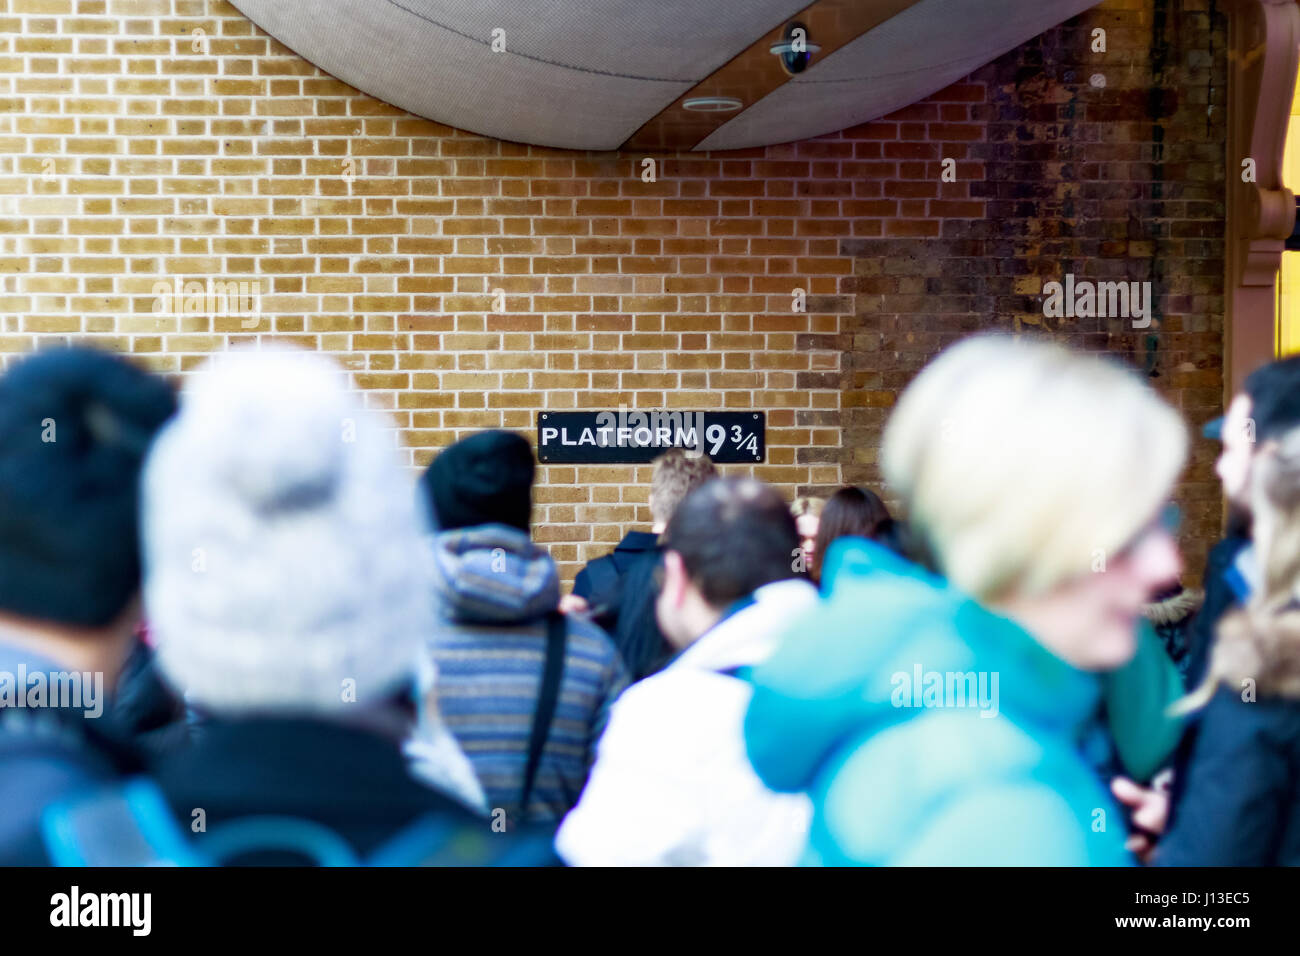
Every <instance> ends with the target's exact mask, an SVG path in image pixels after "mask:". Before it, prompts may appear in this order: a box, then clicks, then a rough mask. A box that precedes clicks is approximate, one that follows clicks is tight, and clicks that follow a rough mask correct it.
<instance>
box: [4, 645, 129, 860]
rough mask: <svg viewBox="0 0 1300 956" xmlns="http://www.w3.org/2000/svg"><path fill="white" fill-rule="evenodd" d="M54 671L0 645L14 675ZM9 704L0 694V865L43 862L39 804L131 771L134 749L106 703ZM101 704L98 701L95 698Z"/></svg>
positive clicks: (46, 663)
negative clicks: (91, 711) (95, 707)
mask: <svg viewBox="0 0 1300 956" xmlns="http://www.w3.org/2000/svg"><path fill="white" fill-rule="evenodd" d="M19 665H21V666H22V667H23V668H24V669H25V671H26V673H27V674H33V673H36V672H37V671H44V672H46V673H49V672H50V671H61V670H63V669H64V668H62V667H61V666H60V665H58V664H54V663H52V662H50V661H46V660H42V659H41V658H38V657H36V656H35V655H32V654H29V653H27V652H20V651H17V650H15V649H12V648H0V671H3V672H5V675H6V676H5V677H3V678H0V680H14V683H15V684H16V680H15V678H16V677H17V675H18V673H19ZM14 690H15V689H14V687H11V688H10V689H9V693H10V694H13V695H14V696H13V697H12V703H11V705H10V706H5V703H4V702H3V701H0V866H48V865H49V858H48V857H47V855H46V853H45V850H44V846H43V844H42V842H41V836H40V818H41V813H42V811H44V810H45V808H46V807H47V806H49V805H50V804H51V803H53V802H55V801H56V800H59V799H62V798H66V797H69V796H71V795H73V794H76V793H78V792H82V791H85V790H87V789H90V788H92V787H95V786H98V785H101V784H104V783H108V782H110V781H113V780H115V779H117V778H119V777H121V776H124V775H128V774H132V773H138V772H139V771H140V770H141V768H142V767H143V762H142V761H141V759H140V755H139V753H138V752H137V751H136V750H135V748H134V747H133V746H131V744H130V743H129V742H128V741H127V740H126V737H125V735H123V734H121V733H119V732H118V731H117V729H116V728H115V726H114V725H113V721H112V717H111V715H110V713H109V712H108V710H107V709H105V710H104V712H103V713H101V714H100V715H99V716H89V715H88V713H87V711H86V709H85V708H81V709H78V708H74V707H44V706H43V707H31V706H18V705H17V697H16V694H14ZM101 703H102V702H101Z"/></svg>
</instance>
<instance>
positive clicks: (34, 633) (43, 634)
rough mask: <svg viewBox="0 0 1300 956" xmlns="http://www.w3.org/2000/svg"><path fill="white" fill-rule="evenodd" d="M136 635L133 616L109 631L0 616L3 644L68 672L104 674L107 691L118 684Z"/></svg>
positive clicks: (1, 640)
mask: <svg viewBox="0 0 1300 956" xmlns="http://www.w3.org/2000/svg"><path fill="white" fill-rule="evenodd" d="M134 633H135V622H134V618H133V617H132V616H129V615H126V616H124V619H123V620H120V621H119V622H117V623H115V624H111V625H109V626H108V627H104V628H79V627H69V626H67V625H63V624H57V623H54V622H50V621H35V620H31V619H29V618H19V617H12V616H10V615H5V614H0V644H7V645H9V646H10V647H16V648H19V649H20V650H26V651H31V652H32V653H33V654H37V655H40V656H41V657H46V658H49V659H50V660H51V661H53V662H54V663H56V664H59V665H60V666H61V667H64V668H66V669H67V670H71V671H81V672H84V673H92V674H103V675H104V685H105V686H106V687H112V686H114V685H115V684H116V683H117V678H118V675H119V673H120V672H121V670H122V664H123V663H124V662H125V660H126V655H127V651H128V650H129V648H130V644H131V639H132V637H133V635H134Z"/></svg>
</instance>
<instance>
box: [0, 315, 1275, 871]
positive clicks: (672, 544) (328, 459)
mask: <svg viewBox="0 0 1300 956" xmlns="http://www.w3.org/2000/svg"><path fill="white" fill-rule="evenodd" d="M1206 434H1207V436H1209V437H1212V438H1216V439H1218V440H1219V441H1221V443H1222V454H1221V455H1220V458H1219V463H1218V474H1219V477H1220V479H1221V481H1222V483H1223V491H1224V494H1225V496H1226V498H1227V500H1228V502H1229V505H1230V509H1231V517H1230V520H1229V527H1228V533H1227V535H1226V536H1225V538H1224V539H1223V540H1222V541H1221V542H1220V543H1219V544H1218V545H1216V546H1215V547H1214V549H1213V550H1212V551H1211V553H1210V557H1209V561H1208V564H1207V566H1206V568H1205V570H1204V574H1203V578H1202V580H1203V585H1204V591H1203V592H1201V591H1197V590H1193V589H1191V588H1187V587H1184V584H1183V580H1184V577H1185V576H1186V575H1185V573H1184V572H1185V569H1184V567H1183V563H1182V559H1181V556H1180V553H1179V550H1178V546H1177V542H1176V537H1175V534H1176V529H1177V510H1176V508H1174V507H1173V506H1172V505H1171V504H1170V499H1171V496H1172V494H1173V491H1174V487H1175V483H1176V482H1177V480H1178V478H1179V476H1180V474H1181V473H1182V472H1183V469H1184V467H1185V464H1186V460H1187V456H1188V447H1189V441H1188V432H1187V425H1186V423H1184V422H1183V420H1182V419H1181V418H1180V416H1179V414H1178V413H1177V412H1176V411H1175V410H1174V409H1173V408H1172V407H1170V406H1169V405H1168V404H1167V403H1166V402H1165V401H1164V400H1162V399H1161V398H1160V397H1159V396H1158V395H1157V394H1156V393H1155V392H1154V391H1153V390H1152V389H1151V388H1150V387H1149V385H1148V384H1147V383H1146V382H1145V380H1143V379H1142V378H1141V377H1140V376H1139V375H1138V374H1137V373H1136V372H1134V371H1133V370H1130V369H1127V368H1126V367H1124V366H1123V365H1121V364H1119V363H1118V362H1116V361H1113V360H1111V359H1109V358H1106V357H1101V356H1096V355H1088V354H1083V353H1079V352H1075V351H1072V350H1070V349H1067V348H1065V347H1064V346H1061V345H1059V344H1056V343H1053V342H1051V341H1049V340H1047V339H1045V338H1031V337H1016V338H1013V337H1010V336H1001V335H980V336H974V337H972V338H969V339H966V340H964V341H962V342H959V343H958V344H956V345H954V346H952V347H950V348H949V349H947V350H946V351H944V352H943V353H941V354H940V355H939V356H938V357H936V358H935V359H934V360H933V361H932V362H931V363H930V364H929V365H928V366H926V368H925V369H923V370H922V371H921V373H920V374H919V375H918V376H917V377H916V378H915V379H914V381H913V382H912V383H911V384H910V385H909V386H908V388H907V389H906V390H905V391H904V392H903V394H902V395H901V397H900V399H899V401H898V403H897V405H896V407H895V408H894V409H893V410H892V413H891V415H890V417H889V420H888V422H887V425H886V429H885V433H884V439H883V443H882V448H881V449H880V461H881V466H882V473H883V476H884V479H885V486H886V487H887V488H888V491H889V494H888V495H887V497H889V498H890V500H891V501H892V502H895V503H896V511H897V514H895V515H891V513H890V509H889V508H888V507H886V505H885V503H884V501H883V500H882V498H881V497H880V495H879V494H877V493H876V491H873V490H872V489H869V488H864V487H845V488H841V489H839V490H837V491H835V492H834V493H833V494H831V495H829V496H828V497H827V498H826V499H825V500H822V499H820V498H813V497H802V498H798V499H796V500H795V501H793V502H787V501H786V500H785V499H784V498H783V497H782V495H781V494H780V493H779V492H778V491H777V490H776V489H774V488H773V487H771V486H768V485H765V484H764V483H762V482H761V481H758V480H756V479H754V478H752V477H747V476H743V475H739V474H737V475H722V474H720V473H719V469H718V468H717V467H715V465H714V464H713V463H712V462H710V461H709V459H708V458H707V456H703V455H700V454H697V453H688V451H686V450H682V449H674V450H670V451H668V452H666V453H665V454H663V455H661V456H660V457H659V458H658V459H657V460H656V462H655V465H654V471H653V478H652V481H651V486H650V491H649V510H650V514H651V516H652V521H653V524H652V526H651V527H650V528H649V530H634V531H631V532H629V533H628V534H627V535H626V536H625V537H624V538H623V540H622V541H621V542H619V544H618V545H617V547H615V548H614V549H613V551H612V552H611V553H610V554H608V555H604V556H601V557H598V558H596V559H594V560H592V561H590V562H589V563H588V564H587V565H586V566H585V567H584V568H583V569H582V570H581V571H580V572H579V573H578V574H577V576H576V578H575V581H574V586H573V589H572V592H571V593H569V594H563V595H562V594H561V591H562V581H561V577H560V575H559V573H558V570H557V567H556V564H555V562H554V561H553V560H552V558H551V557H550V555H549V554H548V553H547V551H546V549H545V548H544V547H542V546H540V545H538V544H537V543H536V542H535V541H534V539H533V535H532V525H531V518H532V513H533V484H534V481H535V473H536V463H535V459H534V456H533V452H532V449H531V447H530V445H529V443H528V441H527V440H526V439H525V438H523V437H521V436H519V435H516V434H513V433H510V432H505V431H483V432H479V433H476V434H472V435H470V436H468V437H466V438H464V439H462V440H460V441H458V442H456V443H454V444H452V445H450V446H449V447H447V448H445V449H443V450H442V451H441V452H439V453H438V454H437V455H436V456H435V457H434V459H433V461H432V463H431V464H430V465H429V467H428V468H427V469H426V470H425V471H424V472H423V474H421V475H420V477H419V479H418V481H414V482H413V481H411V480H410V477H409V474H408V472H407V470H406V469H405V468H404V467H403V465H402V463H401V458H400V455H399V450H398V444H397V441H396V438H395V431H394V429H393V428H392V427H391V425H390V423H388V422H386V421H385V420H384V418H383V416H382V414H381V413H380V412H377V411H375V410H373V409H372V408H370V407H368V406H367V405H366V403H365V402H364V401H363V400H362V396H361V394H360V393H359V392H358V391H357V390H356V389H355V388H353V387H352V386H351V384H350V382H349V380H348V378H347V376H346V374H345V373H344V372H343V371H342V370H341V369H340V368H339V367H337V366H336V365H335V364H334V363H332V362H331V361H330V360H328V359H326V358H324V357H322V356H319V355H317V354H314V353H308V352H300V351H296V350H289V349H284V348H279V347H274V346H264V347H262V348H260V349H238V350H233V351H231V352H228V353H223V354H220V355H217V356H215V357H214V358H213V359H211V360H210V361H209V362H208V364H207V365H206V366H205V367H203V368H201V369H200V370H198V371H196V372H195V373H193V374H192V375H190V376H188V377H187V378H186V380H185V383H184V386H183V388H182V389H181V391H180V392H179V393H178V392H177V391H176V390H175V389H173V387H172V386H171V385H170V384H169V383H168V382H166V381H164V380H163V379H161V378H159V377H157V376H155V375H153V374H151V373H149V372H146V371H144V370H142V369H140V368H138V367H136V366H134V365H133V364H131V363H129V362H128V361H127V360H125V359H123V358H121V357H118V356H115V355H111V354H109V353H105V352H100V351H96V350H92V349H86V348H61V349H54V350H49V351H42V352H38V353H36V354H33V355H31V356H26V357H23V358H21V359H19V360H17V361H15V362H14V363H13V364H12V365H11V367H10V368H9V369H8V371H7V372H5V373H4V374H3V375H2V376H0V808H3V812H0V864H5V865H15V864H17V865H48V864H65V865H66V864H71V865H136V864H140V865H144V864H157V863H179V864H186V865H280V864H302V863H308V864H319V865H340V864H342V865H363V864H364V865H372V864H373V865H413V864H453V865H554V864H559V863H563V864H568V865H575V866H593V865H594V866H600V865H669V866H696V865H763V866H792V865H800V864H803V865H851V864H852V865H904V864H911V865H917V864H920V865H990V864H999V865H1129V864H1133V863H1144V864H1153V865H1174V866H1199V865H1223V864H1237V865H1276V864H1287V863H1293V862H1300V796H1297V784H1300V778H1298V777H1297V771H1296V769H1295V768H1296V767H1297V766H1300V358H1289V359H1284V360H1280V361H1278V362H1274V363H1272V364H1270V365H1268V366H1266V367H1264V368H1261V369H1260V370H1258V371H1257V372H1255V373H1254V374H1253V375H1252V376H1251V377H1250V378H1249V379H1248V380H1247V381H1246V383H1245V387H1244V390H1243V391H1242V393H1241V394H1239V395H1237V396H1236V397H1235V398H1234V399H1233V401H1232V402H1231V404H1230V406H1229V408H1228V410H1227V414H1226V415H1225V416H1224V418H1222V419H1220V420H1216V421H1215V422H1212V423H1210V424H1209V425H1208V426H1206ZM1293 821H1296V822H1297V827H1296V829H1292V828H1291V824H1292V822H1293Z"/></svg>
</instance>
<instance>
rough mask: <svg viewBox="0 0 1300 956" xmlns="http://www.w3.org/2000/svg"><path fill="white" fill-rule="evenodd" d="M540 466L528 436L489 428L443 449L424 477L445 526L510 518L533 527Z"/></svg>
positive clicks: (515, 523) (441, 525)
mask: <svg viewBox="0 0 1300 956" xmlns="http://www.w3.org/2000/svg"><path fill="white" fill-rule="evenodd" d="M535 468H536V465H535V464H534V462H533V450H532V449H531V448H530V447H529V446H528V442H527V440H525V439H524V438H521V437H520V436H519V435H516V434H515V433H514V432H503V431H487V432H479V433H478V434H476V435H471V436H470V437H469V438H465V439H462V440H461V441H458V442H456V443H455V444H454V445H449V446H448V447H447V448H445V449H443V451H442V453H441V454H439V455H438V457H437V458H435V459H434V460H433V464H431V465H430V466H429V469H428V471H426V472H425V473H424V476H423V478H421V480H420V481H421V484H422V486H423V487H424V490H425V493H426V494H427V495H428V497H429V501H430V503H431V504H432V506H433V512H434V517H435V519H436V520H437V524H438V527H439V528H441V529H443V530H451V529H453V528H472V527H474V526H476V525H481V524H505V525H510V526H511V527H514V528H519V529H520V530H521V531H527V530H528V518H529V514H530V513H531V512H532V509H533V473H534V470H535Z"/></svg>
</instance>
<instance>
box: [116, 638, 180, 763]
mask: <svg viewBox="0 0 1300 956" xmlns="http://www.w3.org/2000/svg"><path fill="white" fill-rule="evenodd" d="M111 714H112V717H113V721H114V724H115V726H117V727H119V728H120V729H121V731H122V732H123V733H125V734H128V735H129V736H130V737H131V738H132V739H133V741H134V742H135V744H136V745H137V746H139V747H140V748H141V749H143V750H145V751H148V752H150V753H161V752H162V751H164V750H166V749H168V748H169V747H174V746H180V745H182V744H183V743H184V742H185V738H186V736H187V734H188V730H189V727H188V722H187V715H186V712H185V703H184V701H182V700H181V699H180V697H178V696H177V695H176V694H175V693H174V692H173V691H172V689H171V688H170V687H168V686H167V684H166V683H165V682H164V681H163V679H162V675H161V674H160V673H159V671H158V662H157V659H156V655H155V654H154V650H153V648H151V647H150V646H149V645H148V644H146V643H145V642H144V641H142V640H137V641H136V642H135V645H134V646H133V647H132V649H131V653H130V654H129V655H128V656H127V659H126V663H125V664H124V665H123V666H122V673H121V675H120V676H119V677H118V679H117V687H116V688H115V689H114V693H113V703H112V709H111Z"/></svg>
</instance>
